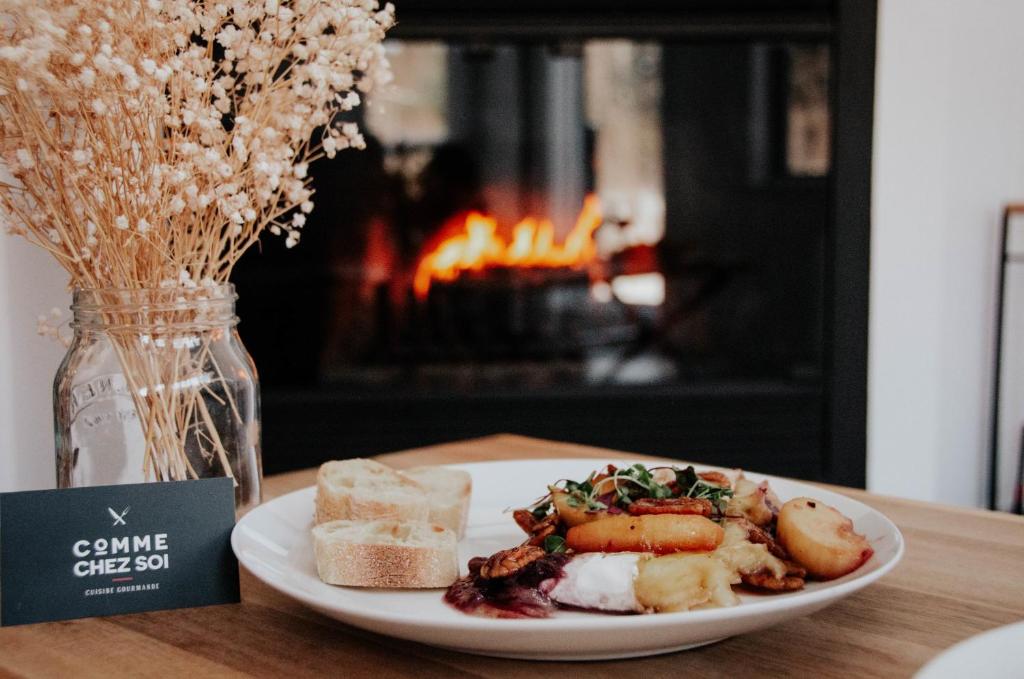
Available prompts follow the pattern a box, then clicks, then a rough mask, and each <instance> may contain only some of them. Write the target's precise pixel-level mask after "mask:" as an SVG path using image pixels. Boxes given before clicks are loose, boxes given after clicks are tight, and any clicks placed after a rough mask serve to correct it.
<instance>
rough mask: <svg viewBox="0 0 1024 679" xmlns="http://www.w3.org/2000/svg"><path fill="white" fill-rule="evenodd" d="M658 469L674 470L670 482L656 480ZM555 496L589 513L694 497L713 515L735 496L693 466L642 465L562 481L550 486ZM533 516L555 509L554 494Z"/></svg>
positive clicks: (533, 509)
mask: <svg viewBox="0 0 1024 679" xmlns="http://www.w3.org/2000/svg"><path fill="white" fill-rule="evenodd" d="M658 469H668V470H671V472H672V474H671V475H667V474H666V476H669V478H670V479H672V480H671V481H669V482H667V483H661V482H659V481H658V480H656V479H655V474H654V472H655V471H657V470H658ZM550 490H551V492H552V493H555V492H562V493H565V494H566V495H567V497H566V500H565V501H566V504H568V505H569V506H570V507H573V508H583V509H584V510H585V511H587V512H599V511H602V510H606V509H608V508H609V506H610V505H615V506H618V507H619V508H625V507H628V506H629V505H631V504H632V503H633V502H635V501H636V500H639V499H641V498H653V499H656V500H660V499H666V498H676V497H692V498H701V499H706V500H709V501H710V502H711V503H712V505H713V506H714V508H715V511H714V514H713V515H714V516H721V515H723V514H724V512H725V505H726V504H727V503H728V499H729V498H730V497H732V490H731V489H730V488H728V487H724V486H719V485H717V484H714V483H709V482H707V481H705V480H703V479H701V478H700V477H699V476H698V475H697V472H696V470H695V469H694V468H693V467H692V466H688V467H686V468H685V469H680V468H679V467H660V468H659V467H653V468H651V469H648V468H647V467H645V466H644V465H642V464H639V463H637V464H633V465H630V466H629V467H623V468H617V467H615V466H613V465H608V467H607V468H606V469H605V470H604V471H603V472H602V473H600V474H599V473H597V472H591V474H590V475H589V476H587V478H586V479H584V480H583V481H573V480H571V479H562V480H560V481H558V482H557V483H555V484H554V485H552V486H550ZM530 511H531V513H532V514H533V516H534V518H535V519H537V520H541V519H543V518H544V517H545V516H547V515H548V514H549V513H550V512H551V511H553V509H552V502H551V495H550V494H548V495H546V496H545V497H543V498H541V499H540V500H538V501H537V503H536V504H534V505H533V506H532V507H531V509H530Z"/></svg>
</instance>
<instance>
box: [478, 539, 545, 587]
mask: <svg viewBox="0 0 1024 679" xmlns="http://www.w3.org/2000/svg"><path fill="white" fill-rule="evenodd" d="M545 554H547V552H545V551H544V550H543V549H542V548H540V547H535V546H533V545H520V546H518V547H513V548H512V549H504V550H502V551H500V552H498V553H497V554H493V555H491V557H490V558H489V559H487V561H486V563H484V565H483V566H481V567H480V577H481V578H483V579H485V580H490V579H492V578H507V577H508V576H510V575H514V574H515V573H518V572H519V571H520V570H522V569H523V568H524V567H526V566H528V565H530V564H531V563H533V562H534V561H536V560H537V559H539V558H541V557H542V556H544V555H545Z"/></svg>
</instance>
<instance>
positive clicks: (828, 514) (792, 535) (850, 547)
mask: <svg viewBox="0 0 1024 679" xmlns="http://www.w3.org/2000/svg"><path fill="white" fill-rule="evenodd" d="M776 536H777V537H778V540H779V543H781V544H782V546H783V547H784V548H785V549H786V551H787V552H789V554H790V556H791V557H792V558H793V559H794V560H795V561H796V562H797V563H798V564H800V565H801V566H803V567H804V568H806V569H807V572H808V573H810V574H811V575H812V576H814V577H816V578H818V579H820V580H831V579H833V578H838V577H841V576H843V575H846V574H847V573H850V572H852V571H854V570H856V569H857V568H859V567H860V565H861V564H863V563H864V562H865V561H867V560H868V559H870V558H871V555H872V554H874V553H875V550H874V549H872V548H871V545H870V543H868V541H867V538H865V537H864V536H863V535H861V534H859V533H857V532H855V531H854V530H853V522H852V521H851V520H850V519H848V518H846V517H845V516H843V514H842V513H841V512H839V511H838V510H836V509H834V508H833V507H829V506H828V505H826V504H825V503H823V502H819V501H818V500H812V499H811V498H807V497H798V498H794V499H792V500H790V501H789V502H787V503H786V504H784V505H782V509H781V511H779V516H778V524H777V525H776Z"/></svg>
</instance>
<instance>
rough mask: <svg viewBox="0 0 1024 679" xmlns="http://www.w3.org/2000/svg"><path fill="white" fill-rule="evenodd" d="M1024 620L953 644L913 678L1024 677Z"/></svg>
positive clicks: (1004, 678)
mask: <svg viewBox="0 0 1024 679" xmlns="http://www.w3.org/2000/svg"><path fill="white" fill-rule="evenodd" d="M1022 648H1024V622H1018V623H1016V624H1013V625H1006V626H1005V627H997V628H996V629H994V630H989V631H988V632H985V633H984V634H979V635H977V636H974V637H971V638H970V639H967V640H966V641H961V642H960V643H959V644H957V645H955V646H952V647H950V648H948V649H946V650H945V651H943V652H942V654H941V655H939V656H937V657H935V658H934V659H932V661H931V662H929V663H928V664H927V665H925V666H924V667H923V668H921V671H920V672H918V673H917V674H915V675H914V679H962V678H963V677H985V678H986V679H1010V678H1011V677H1017V678H1019V677H1024V654H1022V653H1021V649H1022Z"/></svg>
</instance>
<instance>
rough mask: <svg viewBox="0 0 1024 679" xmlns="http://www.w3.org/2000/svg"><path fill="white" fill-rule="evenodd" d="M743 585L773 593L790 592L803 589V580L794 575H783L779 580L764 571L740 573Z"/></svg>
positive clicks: (767, 571)
mask: <svg viewBox="0 0 1024 679" xmlns="http://www.w3.org/2000/svg"><path fill="white" fill-rule="evenodd" d="M740 577H741V578H742V579H743V584H745V585H750V586H751V587H758V588H760V589H768V590H771V591H773V592H792V591H793V590H796V589H803V586H804V579H803V578H802V577H799V576H796V575H788V574H787V575H784V576H782V577H781V578H777V577H775V576H774V575H773V574H772V572H771V571H769V570H768V569H764V570H761V571H757V572H756V573H740Z"/></svg>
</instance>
